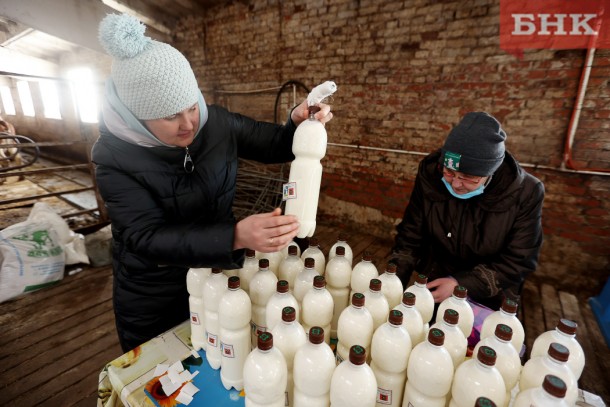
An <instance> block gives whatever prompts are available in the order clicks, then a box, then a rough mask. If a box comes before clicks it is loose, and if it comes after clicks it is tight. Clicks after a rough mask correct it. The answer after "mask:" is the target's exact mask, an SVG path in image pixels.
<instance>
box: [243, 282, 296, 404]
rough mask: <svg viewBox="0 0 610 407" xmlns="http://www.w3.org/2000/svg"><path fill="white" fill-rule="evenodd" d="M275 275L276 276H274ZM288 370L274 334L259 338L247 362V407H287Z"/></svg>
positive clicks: (245, 388) (245, 374) (262, 334)
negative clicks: (274, 341) (275, 345)
mask: <svg viewBox="0 0 610 407" xmlns="http://www.w3.org/2000/svg"><path fill="white" fill-rule="evenodd" d="M272 274H273V273H272ZM287 383H288V368H287V366H286V360H285V359H284V356H283V355H282V352H280V350H279V349H277V348H275V347H274V346H273V335H272V334H271V332H263V333H261V334H260V335H259V336H258V337H257V347H256V348H255V349H253V350H252V352H250V354H249V355H248V356H247V357H246V362H245V363H244V392H245V393H246V399H245V404H246V406H248V407H284V406H285V403H286V384H287Z"/></svg>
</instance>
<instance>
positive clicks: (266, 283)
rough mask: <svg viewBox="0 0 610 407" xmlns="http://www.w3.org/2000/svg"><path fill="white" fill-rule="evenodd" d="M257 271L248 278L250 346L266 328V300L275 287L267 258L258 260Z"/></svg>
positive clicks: (275, 283)
mask: <svg viewBox="0 0 610 407" xmlns="http://www.w3.org/2000/svg"><path fill="white" fill-rule="evenodd" d="M258 264H259V266H258V271H257V272H256V274H255V275H254V277H252V280H250V299H251V300H252V322H251V323H250V326H251V329H252V346H253V347H254V346H255V345H256V343H257V339H256V337H257V336H258V335H259V334H260V333H261V332H265V331H267V330H268V327H267V302H268V301H269V298H271V296H272V295H273V293H275V291H276V289H277V277H276V276H275V274H273V272H272V271H271V270H269V260H267V259H260V260H259V261H258Z"/></svg>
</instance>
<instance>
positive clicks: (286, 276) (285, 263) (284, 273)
mask: <svg viewBox="0 0 610 407" xmlns="http://www.w3.org/2000/svg"><path fill="white" fill-rule="evenodd" d="M298 247H299V246H288V256H286V257H285V258H284V260H282V262H281V263H280V271H279V275H278V279H280V280H286V281H288V286H289V287H290V291H293V290H294V280H295V278H296V277H297V274H299V273H300V272H301V270H303V268H304V267H305V263H304V262H303V259H301V257H300V255H299V254H298Z"/></svg>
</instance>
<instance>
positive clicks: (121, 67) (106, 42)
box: [99, 14, 201, 120]
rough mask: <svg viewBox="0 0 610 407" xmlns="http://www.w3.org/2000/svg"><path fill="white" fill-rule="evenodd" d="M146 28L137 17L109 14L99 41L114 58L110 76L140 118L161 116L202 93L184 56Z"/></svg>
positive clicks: (128, 105)
mask: <svg viewBox="0 0 610 407" xmlns="http://www.w3.org/2000/svg"><path fill="white" fill-rule="evenodd" d="M145 30H146V27H145V26H144V24H142V23H141V22H140V21H139V20H138V19H137V18H135V17H133V16H130V15H128V14H121V15H118V14H109V15H107V16H106V17H105V18H104V19H103V20H102V22H101V23H100V27H99V40H100V43H101V44H102V46H103V47H104V49H105V50H106V52H107V53H108V54H109V55H110V56H112V57H113V62H112V70H111V74H110V77H111V79H112V81H113V83H114V86H115V88H116V93H117V95H118V97H119V99H120V100H121V102H123V104H124V105H125V106H126V107H127V108H128V109H129V110H130V111H131V112H132V113H133V114H134V116H135V117H136V118H138V119H140V120H153V119H161V118H164V117H168V116H171V115H173V114H176V113H178V112H181V111H182V110H185V109H187V108H189V107H191V106H193V105H194V104H195V103H197V102H198V100H199V94H200V93H201V92H200V91H199V87H198V85H197V80H196V79H195V74H194V73H193V70H192V69H191V65H190V64H189V62H188V61H187V59H186V58H185V57H184V55H182V54H181V53H180V52H179V51H178V50H176V49H175V48H174V47H172V46H170V45H169V44H165V43H163V42H159V41H155V40H153V39H151V38H150V37H147V36H145V35H144V31H145Z"/></svg>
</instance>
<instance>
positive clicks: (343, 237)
mask: <svg viewBox="0 0 610 407" xmlns="http://www.w3.org/2000/svg"><path fill="white" fill-rule="evenodd" d="M337 246H343V248H344V250H345V253H344V254H343V255H344V256H345V258H346V259H347V260H348V261H349V266H350V267H352V262H353V260H354V252H353V251H352V248H351V247H350V245H349V244H348V243H347V234H346V233H345V232H339V238H338V239H337V241H336V242H335V244H333V245H332V247H331V248H330V250H329V251H328V261H330V260H331V259H332V258H333V257H335V256H336V255H337Z"/></svg>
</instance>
